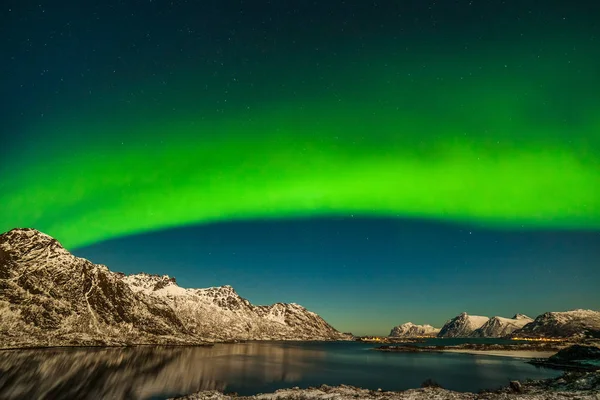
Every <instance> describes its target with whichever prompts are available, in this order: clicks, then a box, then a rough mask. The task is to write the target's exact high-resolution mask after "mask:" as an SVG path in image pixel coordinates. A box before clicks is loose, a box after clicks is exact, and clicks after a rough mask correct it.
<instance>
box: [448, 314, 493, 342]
mask: <svg viewBox="0 0 600 400" xmlns="http://www.w3.org/2000/svg"><path fill="white" fill-rule="evenodd" d="M488 320H489V318H488V317H481V316H477V315H468V314H467V313H466V312H463V313H462V314H460V315H458V316H456V317H454V318H452V319H451V320H449V321H447V322H446V323H445V324H444V326H443V327H442V329H440V332H439V333H438V337H446V338H456V337H469V336H471V334H473V332H474V331H475V330H476V329H479V328H481V327H482V326H483V325H484V324H485V323H486V322H488Z"/></svg>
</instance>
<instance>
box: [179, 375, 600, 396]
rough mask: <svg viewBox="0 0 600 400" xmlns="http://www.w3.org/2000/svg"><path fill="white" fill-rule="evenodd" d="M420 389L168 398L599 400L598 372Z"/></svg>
mask: <svg viewBox="0 0 600 400" xmlns="http://www.w3.org/2000/svg"><path fill="white" fill-rule="evenodd" d="M423 386H426V387H422V388H420V389H410V390H405V391H400V392H386V391H382V390H368V389H361V388H357V387H353V386H346V385H341V386H335V387H331V386H327V385H322V386H320V387H318V388H308V389H300V388H292V389H282V390H278V391H276V392H275V393H266V394H258V395H255V396H237V395H235V394H227V395H226V394H223V393H221V392H216V391H202V392H198V393H195V394H191V395H188V396H184V397H178V398H176V399H171V400H284V399H290V400H513V399H514V400H567V399H572V400H575V399H579V400H600V372H588V373H572V372H571V373H565V374H564V375H562V376H561V377H559V378H554V379H547V380H540V381H528V382H524V383H521V382H517V381H513V382H510V384H509V385H507V386H506V387H505V388H502V389H500V390H497V391H482V392H480V393H461V392H454V391H451V390H446V389H443V388H441V387H439V386H437V385H436V384H435V382H432V381H428V382H424V384H423Z"/></svg>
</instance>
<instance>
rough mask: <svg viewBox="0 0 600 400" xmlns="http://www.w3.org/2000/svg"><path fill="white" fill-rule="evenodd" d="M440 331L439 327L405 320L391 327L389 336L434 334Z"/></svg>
mask: <svg viewBox="0 0 600 400" xmlns="http://www.w3.org/2000/svg"><path fill="white" fill-rule="evenodd" d="M439 332H440V329H439V328H434V327H433V326H431V325H416V324H413V323H412V322H407V323H405V324H402V325H398V326H396V327H394V328H392V331H391V332H390V335H389V336H390V337H423V336H431V337H433V336H436V335H437V334H438V333H439Z"/></svg>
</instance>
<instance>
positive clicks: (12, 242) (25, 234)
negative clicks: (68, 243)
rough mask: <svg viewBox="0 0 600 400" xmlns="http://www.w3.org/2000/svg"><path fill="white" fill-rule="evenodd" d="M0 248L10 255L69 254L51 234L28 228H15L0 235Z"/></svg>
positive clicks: (16, 256)
mask: <svg viewBox="0 0 600 400" xmlns="http://www.w3.org/2000/svg"><path fill="white" fill-rule="evenodd" d="M0 250H2V251H3V252H4V253H7V254H10V255H11V257H15V258H18V257H26V256H27V255H29V254H31V255H32V256H35V254H37V253H40V252H44V254H47V255H60V254H62V255H66V254H70V253H69V252H68V251H67V250H65V248H64V247H63V246H62V245H61V244H60V243H59V242H58V240H56V239H54V238H53V237H51V236H48V235H46V234H45V233H42V232H40V231H37V230H35V229H30V228H16V229H12V230H10V231H8V232H6V233H3V234H2V235H0Z"/></svg>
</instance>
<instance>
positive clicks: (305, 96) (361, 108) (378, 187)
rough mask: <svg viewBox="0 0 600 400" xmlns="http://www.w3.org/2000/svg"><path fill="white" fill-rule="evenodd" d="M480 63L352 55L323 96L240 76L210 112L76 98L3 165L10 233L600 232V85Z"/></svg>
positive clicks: (185, 98) (184, 98)
mask: <svg viewBox="0 0 600 400" xmlns="http://www.w3.org/2000/svg"><path fill="white" fill-rule="evenodd" d="M482 59H483V58H482ZM475 61H476V60H475ZM475 61H474V60H472V59H469V60H462V61H460V60H459V61H457V62H456V63H455V64H453V67H452V68H449V66H448V65H446V64H443V63H442V64H436V65H437V67H436V68H437V69H434V70H433V71H431V70H426V69H423V68H422V69H418V68H417V66H418V65H419V63H418V62H415V63H414V64H411V65H405V64H402V65H400V62H399V64H398V65H397V66H394V65H392V66H390V65H389V64H390V61H389V60H388V61H386V64H384V63H383V62H381V63H379V64H378V63H375V62H372V63H370V64H369V66H366V65H365V66H362V69H361V68H358V67H357V68H355V69H352V70H351V71H346V72H344V71H343V68H342V65H339V68H332V70H331V72H330V73H329V75H328V76H327V77H326V81H327V82H329V84H328V85H323V88H322V89H320V90H314V86H310V85H307V86H308V87H309V88H308V89H306V90H304V91H302V87H303V83H302V82H301V81H298V82H295V83H293V84H290V85H292V87H295V88H297V89H298V92H294V90H293V88H290V87H288V88H286V89H285V93H287V94H286V95H284V96H279V95H277V96H273V97H272V98H269V96H264V95H263V96H262V97H261V98H260V100H258V101H256V102H251V100H249V98H250V99H251V97H252V94H251V93H246V92H244V90H245V89H239V90H238V91H237V92H236V90H235V88H233V89H232V94H231V96H232V99H230V102H231V103H233V104H235V105H236V106H232V107H231V108H224V109H223V110H218V107H217V108H215V107H213V110H216V111H215V112H213V113H212V114H208V115H209V117H207V116H206V115H207V114H206V113H203V112H201V111H195V109H194V107H192V106H188V107H187V108H185V107H183V111H181V112H173V113H163V114H158V113H157V112H156V110H151V111H149V110H148V108H143V109H142V108H141V107H140V108H131V109H125V110H123V109H122V108H120V109H119V110H120V112H122V113H125V112H127V113H128V114H127V115H124V114H115V115H116V116H112V115H109V114H106V113H107V112H108V111H107V110H110V105H109V106H105V105H102V104H98V105H97V111H96V114H95V115H94V114H93V113H88V114H84V113H81V114H79V111H77V110H76V107H73V105H70V107H73V108H74V109H75V110H76V111H74V114H77V116H76V117H71V119H68V118H65V119H63V120H57V121H54V122H53V123H50V124H48V125H41V124H37V125H35V126H32V127H31V128H30V129H32V130H34V131H36V132H37V133H36V137H38V141H36V142H35V143H34V144H30V145H29V147H27V146H24V147H23V152H22V154H13V155H12V156H11V157H12V159H11V161H12V162H11V164H10V165H11V168H8V167H7V165H8V163H7V164H5V166H4V167H2V168H0V173H2V174H3V181H2V191H1V192H0V204H1V207H0V231H5V230H8V229H11V228H13V227H16V226H19V227H34V228H37V229H39V230H42V231H44V232H46V233H48V234H51V235H53V236H54V237H57V238H58V239H59V240H61V241H62V242H63V244H64V245H66V246H67V247H71V248H73V247H79V246H83V245H86V244H91V243H94V242H98V241H101V240H105V239H109V238H114V237H119V236H123V235H128V234H134V233H139V232H145V231H151V230H158V229H162V228H167V227H175V226H181V225H189V224H196V223H205V222H210V221H224V220H231V219H247V218H283V217H305V216H319V215H351V214H355V215H367V216H388V217H415V218H430V219H437V220H447V221H458V222H467V223H476V224H481V225H487V226H490V227H498V228H511V229H512V228H517V229H521V228H526V229H529V228H535V229H537V228H558V229H571V228H585V229H599V228H600V189H599V188H600V178H599V177H600V162H599V161H598V157H597V156H598V154H599V152H598V150H599V148H600V146H599V132H600V113H598V112H596V111H597V110H599V109H600V100H598V98H597V97H594V95H593V94H592V93H598V92H596V91H594V90H592V89H590V90H589V91H588V92H585V90H582V92H581V96H580V97H578V98H569V99H564V98H563V96H562V93H564V92H563V90H564V89H566V88H571V89H572V88H573V85H575V84H577V82H574V79H575V78H574V77H568V76H566V75H561V73H562V72H564V71H562V72H561V70H560V68H559V69H558V70H546V69H540V70H537V71H536V70H535V69H531V68H530V69H529V70H527V71H523V69H518V68H514V69H513V70H511V71H507V70H508V69H509V68H511V66H510V64H511V63H510V61H514V63H517V61H518V58H517V57H513V59H512V60H511V59H509V60H508V61H506V59H505V60H503V61H502V63H492V62H491V61H486V62H478V63H475ZM461 62H462V64H460V63H461ZM505 63H506V64H508V65H505ZM448 64H451V63H450V62H449V63H448ZM474 65H475V67H474ZM480 66H483V67H480ZM398 71H401V72H398ZM411 71H416V72H415V73H413V74H411ZM584 73H585V71H584ZM554 75H559V76H564V77H565V78H564V80H556V79H553V76H554ZM359 78H360V79H359ZM202 79H203V78H202V77H201V74H198V76H194V75H193V74H191V73H190V74H188V75H186V77H185V79H184V78H181V82H179V83H175V84H173V86H175V87H176V88H177V89H173V90H172V92H167V93H166V94H164V96H165V97H164V98H165V99H170V103H171V104H177V105H180V104H188V105H189V104H197V105H198V106H197V110H205V108H206V107H207V106H206V104H207V103H206V102H205V99H204V98H203V97H202V96H203V94H202V93H198V92H197V91H196V90H195V89H193V88H194V87H195V85H194V84H193V82H196V83H197V82H200V81H201V80H202ZM281 79H290V80H291V77H284V78H281ZM331 82H333V84H331ZM265 85H266V83H265ZM294 85H295V86H294ZM596 86H597V85H596ZM182 87H188V88H189V90H187V91H185V92H184V93H183V94H182V93H181V91H180V90H179V89H181V88H182ZM273 87H275V86H274V85H273V86H272V87H270V88H271V89H273ZM581 87H584V86H581ZM268 89H269V88H265V89H264V90H265V91H268ZM578 90H579V89H578ZM292 92H294V94H292ZM586 93H587V95H586ZM263 94H264V93H263ZM236 98H237V100H236ZM163 104H164V102H163ZM66 108H67V106H66V105H65V109H66ZM74 121H75V122H74Z"/></svg>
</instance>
